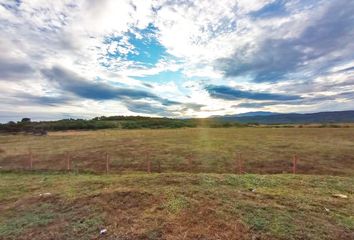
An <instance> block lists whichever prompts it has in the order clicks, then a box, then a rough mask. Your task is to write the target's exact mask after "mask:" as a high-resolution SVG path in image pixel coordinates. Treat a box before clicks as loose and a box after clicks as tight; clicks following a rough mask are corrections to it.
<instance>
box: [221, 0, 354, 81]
mask: <svg viewBox="0 0 354 240" xmlns="http://www.w3.org/2000/svg"><path fill="white" fill-rule="evenodd" d="M289 27H290V26H289ZM353 38H354V1H345V0H338V1H334V2H333V3H332V4H330V5H328V7H327V11H325V12H324V14H322V15H321V16H320V17H316V16H314V17H313V20H312V23H311V24H310V25H309V26H308V27H307V28H306V29H305V30H304V31H303V32H302V34H301V35H300V36H299V37H297V38H278V39H269V38H268V39H264V40H263V41H261V42H260V43H259V44H258V47H257V48H256V49H255V48H254V45H251V44H249V45H248V46H245V47H244V48H243V50H238V51H237V52H235V53H234V54H233V56H232V57H230V58H221V59H218V60H217V61H216V63H215V64H216V65H215V66H216V68H218V69H220V70H222V71H223V72H224V75H225V76H226V77H235V76H244V75H248V76H251V77H253V79H254V81H255V82H275V81H279V80H283V79H287V78H288V77H290V76H291V75H292V74H296V73H297V72H298V71H301V72H302V76H303V77H304V76H306V74H310V75H316V74H320V73H323V72H326V71H327V70H328V68H330V67H333V66H334V65H336V64H337V63H342V62H346V61H350V60H352V59H353V54H352V53H353V51H354V44H353ZM254 50H255V51H254ZM343 50H345V51H343ZM247 52H248V53H249V52H254V53H253V55H252V56H249V54H246V53H247ZM327 56H328V58H326V61H321V58H323V57H327ZM315 60H316V61H318V62H316V64H312V65H311V64H309V63H311V61H315ZM304 73H306V74H304Z"/></svg>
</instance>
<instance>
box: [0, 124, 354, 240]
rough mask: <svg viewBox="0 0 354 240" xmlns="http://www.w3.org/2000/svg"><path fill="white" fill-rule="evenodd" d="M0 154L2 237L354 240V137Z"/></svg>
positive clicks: (38, 143) (96, 139)
mask: <svg viewBox="0 0 354 240" xmlns="http://www.w3.org/2000/svg"><path fill="white" fill-rule="evenodd" d="M29 149H30V151H31V152H32V159H33V171H22V170H11V169H28V168H29V161H28V160H29V156H30V154H29ZM106 153H108V154H109V156H110V174H104V171H105V169H106V166H105V165H106V161H105V156H106ZM239 153H241V154H242V159H243V161H244V164H243V169H244V172H245V173H253V174H242V175H239V174H234V173H235V171H236V172H238V171H237V164H238V154H239ZM294 154H297V155H298V156H299V158H300V160H299V164H298V169H297V173H300V174H296V175H294V174H287V173H289V172H291V167H292V157H293V155H294ZM0 156H1V157H0V166H1V171H0V212H1V214H0V240H5V239H6V240H8V239H9V240H11V239H31V240H32V239H33V240H36V239H37V240H47V239H48V240H49V239H69V240H70V239H78V240H81V239H82V240H86V239H120V240H123V239H124V240H135V239H166V240H167V239H173V240H174V239H191V240H192V239H193V240H194V239H200V240H201V239H203V240H204V239H252V240H256V239H318V240H323V239H345V240H346V239H348V240H349V239H354V187H353V186H354V128H221V129H220V128H218V129H213V128H193V129H177V130H166V129H164V130H163V129H161V130H100V131H81V132H78V131H72V132H53V133H49V135H48V136H42V137H36V136H32V135H0ZM68 156H69V159H70V160H71V164H72V169H71V170H72V171H71V172H68V173H66V172H63V171H55V170H64V169H65V168H66V163H67V162H66V161H67V159H68ZM148 161H150V162H151V168H152V172H153V173H152V174H147V173H145V172H146V170H147V162H148ZM159 165H160V168H159V167H158V166H159ZM235 167H236V170H235ZM8 169H10V170H8ZM39 170H40V171H39ZM48 170H50V171H48ZM158 172H160V173H158ZM97 173H99V174H97ZM254 173H256V174H254ZM258 173H262V174H265V173H267V175H261V174H258ZM268 173H282V174H268ZM330 175H337V176H330ZM334 194H343V195H345V197H346V198H336V197H334V196H333V195H334ZM102 229H107V234H105V235H100V234H99V232H100V230H102Z"/></svg>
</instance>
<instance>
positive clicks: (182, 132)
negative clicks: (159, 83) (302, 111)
mask: <svg viewBox="0 0 354 240" xmlns="http://www.w3.org/2000/svg"><path fill="white" fill-rule="evenodd" d="M29 149H31V151H32V153H33V161H34V162H33V167H34V168H35V169H53V170H60V169H65V167H66V159H67V154H69V156H70V159H71V160H72V165H73V168H74V169H75V170H79V171H83V170H84V171H97V172H103V171H104V170H105V153H108V154H109V155H110V170H111V171H112V172H136V171H145V170H146V165H147V161H148V160H150V161H151V164H152V170H153V171H155V172H156V171H158V170H159V169H158V165H160V166H161V171H162V172H194V173H232V172H234V171H235V166H236V165H237V164H238V163H237V161H238V154H239V153H241V154H242V159H243V161H244V164H243V165H244V166H243V168H244V171H245V172H247V173H263V174H264V173H288V172H291V167H292V157H293V155H294V154H297V155H298V156H299V158H300V160H299V164H298V172H299V173H306V174H331V175H351V176H353V175H354V128H217V129H214V128H193V129H173V130H167V129H161V130H100V131H82V132H55V133H49V135H48V136H44V137H37V136H32V135H0V167H2V168H3V169H14V168H26V167H28V166H29V160H28V159H29V154H28V152H29Z"/></svg>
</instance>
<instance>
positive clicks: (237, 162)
mask: <svg viewBox="0 0 354 240" xmlns="http://www.w3.org/2000/svg"><path fill="white" fill-rule="evenodd" d="M235 172H236V173H238V174H242V173H243V161H242V155H241V153H239V154H238V155H237V160H235Z"/></svg>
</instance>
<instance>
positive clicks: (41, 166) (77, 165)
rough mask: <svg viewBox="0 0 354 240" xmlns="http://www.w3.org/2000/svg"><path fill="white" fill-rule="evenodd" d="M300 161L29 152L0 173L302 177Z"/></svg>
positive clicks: (1, 162) (2, 165)
mask: <svg viewBox="0 0 354 240" xmlns="http://www.w3.org/2000/svg"><path fill="white" fill-rule="evenodd" d="M299 162H300V158H299V156H298V155H297V154H295V155H290V154H289V159H284V160H283V161H281V162H279V161H278V163H276V164H274V162H263V163H262V164H260V165H258V166H257V165H254V164H253V163H251V162H248V161H247V157H246V156H245V155H244V154H242V153H235V154H234V157H232V159H229V160H228V161H227V162H226V163H225V165H224V166H223V167H220V168H218V167H213V166H210V165H202V164H200V163H197V162H196V161H195V160H194V158H193V155H189V156H187V157H184V158H182V161H178V163H176V164H173V165H171V164H168V163H166V162H164V161H163V160H161V159H156V158H154V157H153V156H151V155H150V154H148V153H146V154H144V155H142V156H141V157H140V159H138V160H137V161H134V160H127V159H120V158H119V157H117V156H116V155H114V156H112V155H111V154H110V153H109V152H92V153H87V152H85V154H80V152H65V153H59V154H39V153H36V152H34V151H32V150H31V149H29V150H28V152H27V153H22V154H17V155H10V156H6V157H3V158H2V159H0V170H29V171H31V170H32V171H34V170H36V171H37V170H43V171H67V172H94V173H121V172H127V171H133V172H147V173H162V172H193V173H207V172H215V173H235V174H245V173H273V174H274V173H293V174H297V173H303V172H302V171H301V170H300V171H299Z"/></svg>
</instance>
